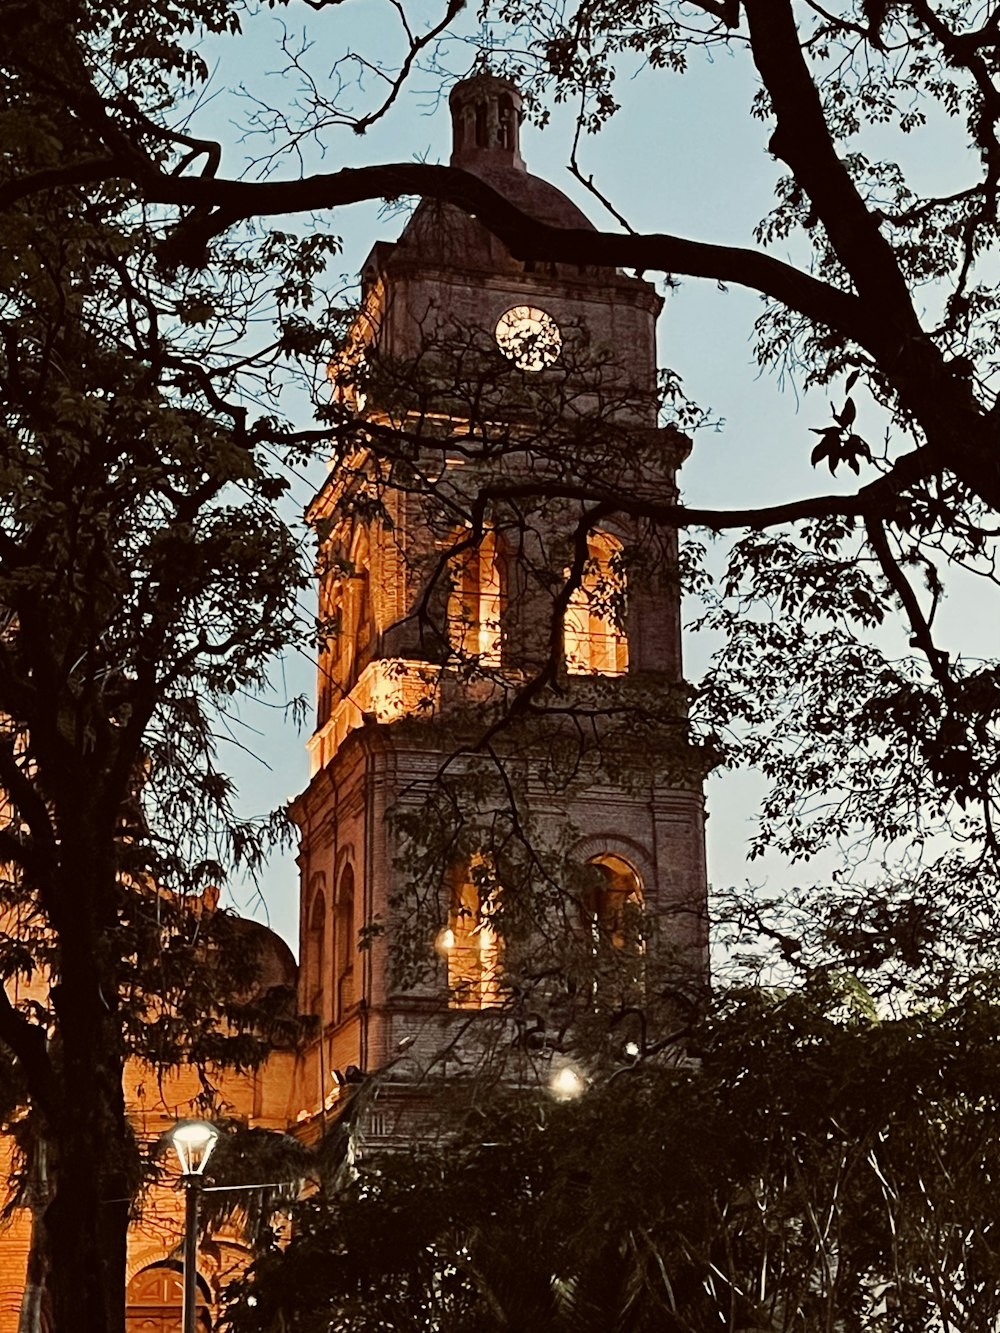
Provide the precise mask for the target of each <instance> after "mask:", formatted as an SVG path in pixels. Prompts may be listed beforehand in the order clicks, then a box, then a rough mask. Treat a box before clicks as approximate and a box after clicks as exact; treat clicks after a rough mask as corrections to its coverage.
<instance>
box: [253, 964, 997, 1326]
mask: <svg viewBox="0 0 1000 1333" xmlns="http://www.w3.org/2000/svg"><path fill="white" fill-rule="evenodd" d="M998 1014H1000V1010H998V1008H997V1004H996V994H995V983H994V982H993V981H992V980H991V979H988V978H987V979H984V980H983V981H981V983H980V984H979V985H978V986H977V987H976V988H974V989H971V990H970V991H968V992H967V993H966V994H965V995H964V996H962V997H961V998H960V999H958V1000H957V1001H955V1002H954V1003H953V1004H952V1005H950V1006H948V1007H947V1008H943V1009H940V1010H936V1011H927V1010H914V1011H913V1012H911V1013H910V1014H908V1015H906V1016H905V1017H902V1018H898V1019H890V1018H887V1017H886V1018H881V1019H880V1018H879V1017H877V1016H876V1014H875V1012H874V1010H873V1007H872V1004H871V1001H870V997H867V996H866V995H865V994H864V993H863V992H859V990H858V988H857V987H856V986H852V985H851V984H849V983H846V982H845V983H841V982H838V981H836V980H834V979H823V978H820V977H817V978H816V979H815V980H814V981H813V982H812V983H811V984H810V985H809V986H807V987H806V988H805V989H802V990H799V991H797V992H795V993H784V994H783V993H780V992H773V991H772V992H767V991H760V990H744V991H735V992H733V993H731V994H729V995H728V996H725V997H723V998H722V999H721V1001H720V1003H719V1005H718V1007H717V1010H716V1012H715V1013H714V1014H713V1015H712V1016H711V1017H710V1018H709V1020H708V1022H707V1024H706V1026H705V1028H704V1030H703V1031H702V1032H701V1033H700V1034H699V1039H698V1049H699V1051H700V1059H699V1060H698V1061H697V1062H694V1063H693V1064H692V1063H690V1062H682V1063H681V1065H680V1066H676V1065H670V1064H666V1065H664V1064H661V1063H659V1062H657V1061H649V1062H642V1063H640V1064H639V1065H636V1066H632V1067H625V1066H623V1067H621V1068H619V1069H618V1070H616V1071H612V1072H611V1074H610V1076H609V1075H608V1073H607V1072H606V1073H605V1074H604V1076H603V1077H599V1078H598V1079H597V1080H596V1081H595V1083H594V1084H593V1085H592V1086H591V1088H590V1089H589V1090H588V1091H587V1092H586V1093H585V1094H584V1095H583V1096H582V1097H581V1098H580V1099H579V1100H578V1101H575V1102H569V1103H563V1104H556V1103H552V1102H550V1101H548V1100H546V1099H545V1097H544V1095H543V1094H539V1093H532V1092H529V1091H528V1090H522V1091H520V1092H515V1091H509V1092H507V1093H503V1092H500V1091H497V1092H496V1093H495V1094H494V1095H493V1096H491V1099H490V1101H489V1102H488V1103H486V1102H484V1103H481V1104H480V1107H479V1109H478V1110H477V1111H475V1112H473V1113H472V1114H471V1115H470V1116H469V1118H468V1120H467V1121H466V1123H465V1125H464V1127H462V1128H461V1129H459V1131H458V1132H457V1134H456V1135H455V1137H454V1138H452V1139H449V1140H447V1141H446V1142H444V1143H442V1144H440V1145H439V1146H430V1147H428V1146H426V1145H422V1146H413V1147H411V1148H408V1149H401V1150H399V1151H398V1152H394V1153H392V1154H391V1155H389V1156H386V1157H382V1158H381V1159H379V1160H377V1161H375V1160H368V1159H366V1158H362V1159H361V1161H360V1162H359V1163H358V1166H357V1169H356V1173H355V1176H354V1179H353V1180H352V1181H351V1183H350V1184H349V1185H347V1186H346V1187H344V1188H342V1189H341V1190H340V1191H338V1192H336V1193H334V1194H332V1195H328V1196H325V1195H321V1194H318V1195H315V1196H314V1197H312V1198H310V1199H307V1200H305V1201H304V1202H303V1203H301V1204H299V1205H298V1207H297V1209H296V1211H295V1216H294V1234H293V1239H292V1241H291V1243H290V1244H289V1246H288V1247H287V1249H282V1248H278V1247H277V1246H272V1247H271V1248H269V1249H266V1250H265V1252H263V1253H262V1254H261V1256H260V1257H259V1258H258V1260H257V1261H256V1263H255V1265H254V1268H253V1270H252V1273H251V1275H250V1276H249V1277H248V1278H247V1279H246V1280H245V1281H243V1282H241V1283H239V1284H237V1285H236V1286H235V1287H234V1288H233V1289H231V1291H230V1302H231V1303H230V1308H229V1316H228V1317H229V1320H230V1323H229V1327H231V1328H232V1329H234V1330H235V1333H243V1331H244V1330H246V1333H250V1331H251V1330H253V1331H254V1333H259V1330H261V1329H263V1330H270V1329H277V1328H283V1327H288V1326H289V1325H291V1326H294V1327H295V1328H297V1329H300V1330H302V1331H303V1333H313V1331H314V1330H315V1333H320V1330H323V1333H326V1331H327V1330H331V1329H336V1330H344V1331H346V1330H350V1329H362V1328H364V1329H371V1328H380V1329H386V1330H402V1329H410V1328H413V1329H416V1328H435V1329H442V1330H446V1329H456V1330H457V1329H462V1328H470V1327H475V1328H477V1329H482V1330H484V1331H485V1330H491V1329H498V1330H499V1329H507V1328H514V1327H521V1328H525V1327H527V1328H533V1329H543V1328H544V1329H552V1330H559V1329H563V1328H565V1329H581V1330H588V1329H594V1330H595V1331H596V1330H602V1333H606V1331H607V1330H610V1329H623V1330H624V1329H632V1330H645V1329H649V1330H652V1329H659V1330H662V1329H669V1330H672V1331H673V1333H682V1331H683V1333H704V1330H705V1329H710V1328H716V1327H717V1328H734V1329H750V1328H753V1329H767V1330H771V1331H773V1333H777V1331H778V1330H782V1333H784V1331H786V1330H787V1331H788V1333H791V1330H809V1331H810V1333H812V1331H813V1330H815V1331H817V1333H818V1330H821V1329H833V1328H851V1329H858V1330H861V1329H864V1330H865V1331H866V1333H876V1331H877V1330H886V1333H888V1330H890V1329H898V1328H900V1327H906V1328H907V1329H912V1330H914V1333H917V1331H918V1330H927V1333H930V1330H932V1329H935V1328H938V1327H940V1326H941V1324H942V1322H944V1323H947V1324H949V1325H950V1326H951V1327H953V1328H954V1329H955V1330H956V1333H974V1331H975V1330H980V1329H982V1328H987V1327H991V1326H992V1322H993V1321H994V1320H995V1318H996V1316H997V1313H998V1311H1000V1285H998V1281H997V1275H996V1272H995V1269H994V1265H993V1261H992V1249H993V1246H994V1244H995V1238H996V1229H997V1226H998V1225H1000V1217H998V1212H997V1202H996V1191H995V1179H996V1173H997V1171H998V1169H1000V1160H998V1156H997V1154H998V1147H997V1144H998V1137H997V1129H998V1126H997V1111H996V1106H997V1104H998V1096H1000V1087H998V1086H997V1075H996V1070H997V1060H996V1055H997V1048H998V1043H1000V1018H998Z"/></svg>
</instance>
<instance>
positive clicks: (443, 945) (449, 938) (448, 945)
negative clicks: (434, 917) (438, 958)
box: [434, 926, 455, 954]
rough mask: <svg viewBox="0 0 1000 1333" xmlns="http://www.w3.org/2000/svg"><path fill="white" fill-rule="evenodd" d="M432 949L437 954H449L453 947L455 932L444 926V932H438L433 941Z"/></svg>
mask: <svg viewBox="0 0 1000 1333" xmlns="http://www.w3.org/2000/svg"><path fill="white" fill-rule="evenodd" d="M434 947H435V949H437V951H438V953H445V954H447V953H451V951H452V949H454V947H455V932H454V931H453V930H452V928H451V926H445V928H444V930H439V931H438V935H437V939H436V940H435V941H434Z"/></svg>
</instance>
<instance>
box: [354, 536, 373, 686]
mask: <svg viewBox="0 0 1000 1333" xmlns="http://www.w3.org/2000/svg"><path fill="white" fill-rule="evenodd" d="M351 565H352V568H353V573H352V574H351V579H350V600H351V624H352V629H353V640H354V641H353V644H352V647H353V659H354V660H353V664H352V665H353V670H354V674H355V675H360V674H361V672H362V670H363V669H364V668H365V667H366V666H367V665H368V662H369V660H370V658H371V655H372V648H373V646H374V642H375V613H374V607H373V605H372V587H371V543H370V541H369V538H368V533H367V532H366V531H365V529H364V528H362V529H361V530H360V532H359V534H358V537H357V540H356V541H355V543H354V551H353V555H352V557H351Z"/></svg>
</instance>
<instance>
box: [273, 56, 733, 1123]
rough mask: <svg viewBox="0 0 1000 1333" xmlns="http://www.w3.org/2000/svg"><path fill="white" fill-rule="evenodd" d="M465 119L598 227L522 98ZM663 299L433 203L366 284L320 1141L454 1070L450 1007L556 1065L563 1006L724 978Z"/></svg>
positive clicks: (499, 87) (500, 178) (326, 928)
mask: <svg viewBox="0 0 1000 1333" xmlns="http://www.w3.org/2000/svg"><path fill="white" fill-rule="evenodd" d="M450 106H451V115H452V125H453V151H452V157H451V162H452V165H453V166H456V167H460V168H462V169H464V170H466V171H469V172H473V173H475V174H477V175H479V176H480V177H482V178H483V179H485V180H486V181H487V182H488V183H489V184H490V185H491V186H493V187H494V188H495V189H496V190H497V191H499V192H500V193H501V194H503V195H504V196H505V197H506V198H508V199H509V200H511V202H513V203H514V204H516V205H517V206H518V207H519V208H521V209H522V210H523V211H524V212H526V213H529V214H531V215H533V216H535V217H537V218H539V219H541V220H544V221H545V222H547V223H550V224H553V225H556V226H563V227H576V228H581V227H584V228H589V227H591V224H590V223H589V221H588V220H587V219H586V217H585V216H584V215H583V214H582V213H581V212H580V210H579V209H578V208H577V207H576V205H575V204H573V203H572V202H571V201H570V200H569V199H568V198H567V197H566V196H565V195H563V194H562V193H561V192H560V191H559V190H557V189H556V188H555V187H554V186H552V185H550V184H548V183H547V182H545V181H543V180H541V179H539V178H538V177H535V176H532V175H531V174H529V172H528V171H527V169H526V166H525V163H524V160H523V158H522V156H521V149H520V132H521V116H522V111H521V98H520V95H519V94H518V91H517V89H516V88H515V87H514V86H513V85H511V84H510V83H508V82H506V81H505V80H503V79H500V78H496V77H494V76H492V75H489V74H480V75H477V76H474V77H473V78H470V79H467V80H465V81H463V82H462V83H459V84H458V85H457V86H456V87H455V88H454V90H453V91H452V94H451V98H450ZM661 305H662V301H661V298H660V297H659V296H658V295H657V293H656V292H655V290H654V288H653V287H652V286H651V285H650V284H649V283H646V282H645V281H643V280H641V279H639V278H637V277H633V276H630V275H628V274H625V273H623V272H620V271H619V272H614V271H608V270H604V269H602V270H591V269H587V268H581V267H580V266H578V265H575V264H564V263H554V264H548V263H547V264H544V265H542V264H537V265H535V264H531V263H522V262H520V261H517V260H515V259H513V258H512V257H511V256H510V254H509V253H508V252H507V251H506V249H505V248H504V247H503V245H501V243H500V242H499V241H497V240H496V239H495V238H494V237H493V236H492V235H491V233H490V232H489V231H488V230H487V229H486V228H485V227H483V226H482V225H481V224H480V223H479V222H478V221H477V220H476V219H474V218H470V217H469V216H467V215H466V214H465V213H463V212H461V211H460V210H458V209H456V208H454V207H452V206H450V205H447V204H439V203H436V202H433V201H424V202H423V203H421V204H420V205H419V206H418V207H417V208H416V210H415V212H414V213H413V215H412V217H411V218H410V220H409V222H408V223H407V225H406V227H405V228H404V230H403V233H402V235H401V236H400V238H399V240H398V241H396V242H395V243H387V242H382V241H380V242H378V243H376V245H375V246H374V248H373V250H372V252H371V254H370V255H369V257H368V259H367V261H366V263H365V265H364V269H363V272H362V306H361V309H360V312H359V314H358V316H357V318H356V320H355V323H354V326H353V329H352V331H351V333H350V336H349V337H348V339H347V341H346V343H345V346H344V349H343V352H342V355H341V356H340V357H339V358H338V360H337V361H336V363H335V364H334V365H333V366H331V372H330V374H331V383H332V386H333V393H334V397H335V399H336V400H337V402H338V403H339V404H340V410H341V414H342V415H341V420H340V422H339V424H338V425H336V426H335V427H334V432H333V433H334V453H335V462H334V466H333V467H332V468H331V471H330V473H329V476H328V478H327V480H326V483H325V484H324V485H323V486H322V487H321V488H320V490H319V492H318V494H317V495H316V497H315V499H314V500H313V502H312V505H311V507H310V511H309V518H310V521H311V523H312V524H313V526H314V528H315V530H316V532H317V535H318V541H319V557H318V577H319V617H318V623H319V642H320V647H319V665H318V692H317V714H316V729H315V731H314V733H313V735H312V737H311V739H310V741H309V747H308V748H309V753H310V759H311V770H312V773H311V778H310V781H309V785H308V787H307V789H306V790H305V792H304V793H303V794H302V795H301V796H300V797H299V798H298V799H297V800H296V802H295V803H294V806H293V815H294V818H295V819H296V821H297V823H298V825H299V828H300V831H301V850H300V855H299V865H300V869H301V890H300V892H301V904H300V906H301V915H300V923H301V924H300V932H301V936H300V942H301V949H300V960H301V961H300V976H301V982H300V992H301V993H300V1006H301V1008H302V1009H303V1011H305V1012H310V1013H315V1014H316V1016H317V1020H318V1029H317V1037H316V1040H315V1042H314V1044H313V1046H312V1047H311V1048H310V1050H309V1051H308V1052H307V1053H306V1055H305V1056H304V1057H303V1060H302V1062H301V1068H300V1083H299V1088H298V1090H297V1097H298V1101H299V1106H300V1108H301V1109H300V1112H299V1114H300V1118H302V1119H310V1118H317V1119H319V1118H323V1117H325V1116H327V1115H330V1114H335V1113H336V1105H337V1100H338V1088H339V1086H340V1084H341V1083H342V1082H343V1081H344V1080H345V1079H348V1078H353V1077H356V1075H355V1073H354V1070H357V1071H360V1072H361V1073H368V1072H373V1071H376V1070H380V1069H386V1070H388V1074H387V1079H388V1082H389V1083H390V1084H391V1083H392V1082H393V1080H395V1082H396V1083H397V1084H398V1085H399V1087H400V1088H402V1087H403V1086H404V1085H405V1084H406V1082H407V1080H408V1079H409V1080H410V1081H411V1083H414V1084H416V1083H417V1082H419V1080H420V1079H421V1078H422V1077H423V1076H424V1074H425V1073H426V1071H427V1070H428V1069H429V1068H436V1069H439V1070H440V1069H443V1068H446V1067H448V1061H449V1060H450V1061H451V1062H452V1064H454V1063H455V1061H458V1063H461V1055H460V1052H459V1053H458V1054H456V1052H457V1051H458V1046H457V1044H456V1042H455V1039H454V1036H453V1033H454V1030H455V1023H456V1019H457V1018H458V1017H461V1019H462V1021H463V1022H464V1023H466V1024H470V1023H472V1024H474V1023H475V1022H479V1021H481V1022H482V1023H483V1024H485V1025H487V1026H488V1027H489V1030H490V1031H491V1032H492V1033H493V1034H494V1036H496V1034H498V1033H503V1034H504V1035H503V1038H502V1042H501V1044H503V1042H508V1039H509V1041H510V1042H515V1043H516V1039H517V1034H518V1033H519V1032H520V1033H522V1034H523V1033H524V1031H526V1030H527V1029H528V1028H531V1029H532V1031H534V1033H535V1034H536V1036H535V1040H534V1044H533V1049H534V1050H535V1052H536V1053H537V1052H538V1051H541V1052H543V1054H544V1053H545V1051H546V1050H548V1051H549V1053H550V1054H551V1051H552V1050H554V1049H557V1048H558V1049H562V1048H563V1047H564V1046H565V1043H566V1042H567V1041H569V1040H572V1037H571V1036H567V1033H568V1032H570V1030H571V1029H572V1027H573V1022H572V1020H570V1019H566V1020H565V1021H560V1020H559V1018H558V1011H559V1010H560V1005H562V1011H563V1012H566V1011H567V1005H568V1006H569V1008H573V1007H574V1006H575V1008H576V1009H582V1010H585V1011H587V1012H588V1013H590V1014H591V1015H592V1014H593V1013H595V1012H598V1011H601V1010H602V1009H603V1010H604V1011H605V1013H606V1014H611V1015H612V1017H614V1015H615V1013H616V1012H617V1013H625V1011H626V1010H627V1011H628V1012H629V1013H631V1014H633V1015H634V1014H636V1013H639V1014H640V1015H645V1013H646V1011H647V1010H648V1011H649V1014H650V1015H653V1013H654V1011H657V1010H658V1008H659V1009H662V1008H663V1006H664V1004H668V1005H673V1004H675V1003H676V1001H677V997H678V996H679V995H680V994H681V992H684V991H686V992H687V993H688V995H689V996H690V994H692V993H694V992H697V991H698V990H699V988H700V987H701V986H703V984H704V981H705V978H706V972H707V961H706V930H705V899H706V893H707V886H706V877H705V862H704V809H703V794H702V784H703V779H704V775H705V771H706V769H707V767H708V764H707V763H706V762H705V760H704V757H703V754H702V752H701V750H700V749H699V747H698V746H696V745H694V744H692V742H691V741H690V738H689V736H688V729H687V723H686V711H685V704H686V690H685V686H684V681H683V676H682V665H681V641H680V593H679V583H678V570H677V546H676V534H674V533H671V532H664V531H663V530H662V529H657V528H656V527H655V526H654V525H653V524H651V523H650V522H649V521H647V518H646V517H645V513H644V503H646V504H648V503H651V502H658V503H663V502H670V501H672V500H674V499H675V498H676V496H677V488H676V473H677V469H678V468H679V466H680V465H681V463H682V462H683V460H684V458H685V457H686V456H687V453H688V452H689V449H690V442H689V440H688V439H687V438H686V437H685V436H684V435H683V434H681V433H680V432H679V431H678V430H677V429H676V428H674V427H673V426H670V425H667V426H662V425H660V424H659V418H658V412H659V407H658V402H657V376H656V356H655V334H654V327H655V321H656V318H657V316H658V314H659V312H660V309H661ZM449 820H450V821H451V822H450V823H449ZM514 880H517V881H518V882H517V884H516V885H515V884H514V883H513V881H514ZM570 944H572V945H573V948H574V949H575V950H576V954H577V961H576V962H571V963H567V964H566V965H565V966H563V964H562V963H560V962H559V961H558V960H559V957H560V950H561V949H562V948H563V946H566V947H567V949H568V946H569V945H570ZM569 952H572V950H569ZM580 958H582V959H583V962H582V963H581V962H580V961H579V960H580ZM602 960H603V961H602ZM605 964H607V966H605ZM588 969H589V970H588ZM612 974H613V979H612V980H611V981H609V980H608V978H609V977H612ZM554 976H556V977H558V980H557V981H555V982H553V981H552V977H554ZM532 978H534V981H533V980H532ZM536 983H537V994H535V993H533V991H532V986H533V985H535V984H536ZM556 992H558V995H556ZM554 997H555V998H554ZM560 997H561V998H560ZM477 1012H478V1013H479V1014H481V1016H482V1018H481V1020H480V1019H478V1018H477V1017H476V1014H477ZM553 1014H556V1017H555V1018H554V1017H553ZM529 1015H530V1017H529ZM640 1021H641V1023H642V1025H643V1029H644V1030H645V1023H646V1019H645V1017H641V1019H640ZM650 1021H652V1018H651V1019H650ZM584 1026H586V1022H585V1023H584ZM557 1029H558V1031H557ZM539 1033H540V1034H541V1035H538V1034H539ZM511 1034H513V1035H511ZM445 1050H447V1052H448V1054H447V1056H446V1055H443V1054H442V1052H443V1051H445ZM404 1051H405V1055H404V1054H402V1052H404ZM380 1132H383V1133H385V1134H386V1135H389V1136H391V1132H392V1130H391V1126H390V1125H389V1124H388V1123H387V1122H386V1123H382V1124H381V1125H379V1124H378V1123H376V1124H375V1126H374V1129H373V1130H372V1133H373V1134H374V1136H375V1137H376V1138H377V1137H378V1135H379V1133H380Z"/></svg>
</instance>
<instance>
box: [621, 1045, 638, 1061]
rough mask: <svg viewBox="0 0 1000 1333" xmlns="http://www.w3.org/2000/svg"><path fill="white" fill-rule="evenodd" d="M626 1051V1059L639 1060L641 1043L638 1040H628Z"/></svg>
mask: <svg viewBox="0 0 1000 1333" xmlns="http://www.w3.org/2000/svg"><path fill="white" fill-rule="evenodd" d="M624 1053H625V1059H626V1060H638V1058H639V1043H638V1042H637V1041H627V1042H626V1043H625V1052H624Z"/></svg>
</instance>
